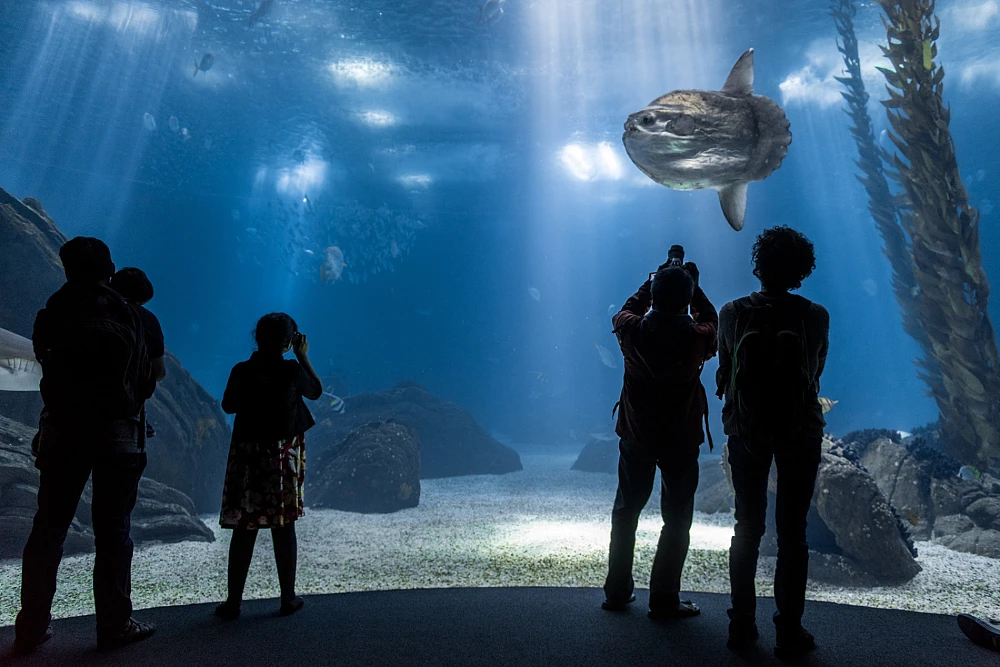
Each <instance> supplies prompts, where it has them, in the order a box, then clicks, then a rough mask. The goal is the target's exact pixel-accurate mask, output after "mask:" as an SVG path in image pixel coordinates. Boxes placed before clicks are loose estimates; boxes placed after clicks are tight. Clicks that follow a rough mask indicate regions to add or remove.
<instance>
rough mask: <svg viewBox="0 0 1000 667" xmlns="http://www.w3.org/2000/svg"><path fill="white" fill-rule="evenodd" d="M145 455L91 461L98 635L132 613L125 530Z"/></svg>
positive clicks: (112, 631)
mask: <svg viewBox="0 0 1000 667" xmlns="http://www.w3.org/2000/svg"><path fill="white" fill-rule="evenodd" d="M145 468H146V455H145V454H115V455H111V456H108V457H104V458H101V459H100V460H98V461H96V462H95V464H94V485H93V486H94V499H93V505H92V507H91V514H92V517H93V525H94V543H95V550H96V554H95V557H94V609H95V612H96V615H97V634H98V636H113V635H116V634H118V633H120V632H122V631H123V630H124V629H125V628H127V627H128V625H129V619H130V618H131V617H132V553H133V544H132V538H131V536H130V535H129V532H130V531H131V528H132V517H131V515H132V509H133V508H134V507H135V501H136V497H137V496H138V493H139V479H140V478H141V477H142V471H143V470H145Z"/></svg>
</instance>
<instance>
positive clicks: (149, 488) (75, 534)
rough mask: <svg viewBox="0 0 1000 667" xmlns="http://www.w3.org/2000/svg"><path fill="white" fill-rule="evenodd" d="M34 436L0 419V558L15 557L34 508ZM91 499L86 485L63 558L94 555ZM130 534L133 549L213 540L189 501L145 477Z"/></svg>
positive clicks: (18, 553) (35, 491)
mask: <svg viewBox="0 0 1000 667" xmlns="http://www.w3.org/2000/svg"><path fill="white" fill-rule="evenodd" d="M34 431H35V430H34V429H32V428H29V427H28V426H25V425H23V424H19V423H17V422H14V421H11V420H9V419H7V418H5V417H0V558H20V557H21V553H22V552H23V550H24V545H25V543H26V542H27V541H28V535H29V534H30V533H31V525H32V521H33V519H34V516H35V511H36V510H37V508H38V478H39V473H38V470H37V469H36V468H35V461H34V458H33V457H32V455H31V439H32V437H33V436H34ZM92 498H93V491H92V485H91V483H90V482H89V481H88V482H87V486H86V488H85V489H84V492H83V496H82V497H81V498H80V504H79V505H78V506H77V511H76V515H75V517H74V519H73V523H72V525H70V529H69V533H68V534H67V536H66V542H65V545H64V547H63V548H64V552H65V553H66V554H67V555H72V554H77V553H89V552H92V551H93V550H94V530H93V519H92V517H91V514H90V510H91V503H92ZM131 534H132V540H133V541H134V542H135V543H136V544H150V543H157V542H183V541H189V540H190V541H198V542H212V541H214V540H215V534H214V533H213V532H212V530H211V529H210V528H209V527H208V526H206V525H205V524H204V523H202V521H201V519H199V518H198V515H197V513H196V512H195V507H194V503H193V502H192V501H191V499H190V498H189V497H187V496H186V495H184V494H183V493H181V492H180V491H178V490H176V489H172V488H170V487H168V486H166V485H164V484H160V483H159V482H156V481H153V480H151V479H147V478H145V477H144V478H143V479H142V480H140V482H139V494H138V499H137V500H136V506H135V510H134V511H133V512H132V533H131Z"/></svg>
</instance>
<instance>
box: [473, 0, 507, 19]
mask: <svg viewBox="0 0 1000 667" xmlns="http://www.w3.org/2000/svg"><path fill="white" fill-rule="evenodd" d="M503 4H504V0H486V2H484V3H483V4H482V6H480V7H479V21H478V25H482V24H484V23H487V24H489V23H493V22H495V21H499V20H500V17H501V16H503Z"/></svg>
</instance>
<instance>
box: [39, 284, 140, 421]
mask: <svg viewBox="0 0 1000 667" xmlns="http://www.w3.org/2000/svg"><path fill="white" fill-rule="evenodd" d="M60 319H61V320H62V322H61V324H62V326H60V328H59V331H58V334H57V336H56V339H55V341H54V344H53V346H52V349H51V350H50V351H49V352H48V354H47V357H46V363H45V365H44V372H43V380H44V384H45V385H46V389H48V390H49V391H47V392H46V395H45V396H43V398H44V399H45V402H46V409H48V410H49V411H50V412H52V413H53V414H54V415H66V416H72V417H75V418H79V419H81V420H85V421H100V420H114V419H130V418H134V417H137V416H138V415H139V413H140V411H141V410H142V408H143V405H144V404H145V402H146V400H147V399H148V398H150V397H151V396H152V395H153V391H154V390H155V389H156V382H155V379H154V376H153V368H152V362H151V360H150V358H149V351H148V349H147V347H146V340H145V328H144V327H143V324H142V320H141V318H140V317H139V313H138V311H137V310H136V309H135V307H134V306H132V305H131V304H129V303H128V302H126V301H125V299H123V298H122V297H121V296H120V295H118V294H117V293H116V292H114V291H112V290H110V289H102V290H100V291H98V292H97V293H92V294H88V295H87V296H86V298H85V299H84V300H83V301H81V302H79V303H77V304H75V308H74V309H73V311H72V312H71V313H67V314H66V315H65V316H64V317H61V318H60Z"/></svg>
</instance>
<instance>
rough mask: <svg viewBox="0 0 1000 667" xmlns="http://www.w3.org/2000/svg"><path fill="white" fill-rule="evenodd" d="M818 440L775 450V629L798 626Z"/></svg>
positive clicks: (805, 568) (807, 568) (811, 439)
mask: <svg viewBox="0 0 1000 667" xmlns="http://www.w3.org/2000/svg"><path fill="white" fill-rule="evenodd" d="M822 442H823V440H822V438H819V437H816V438H810V439H806V440H797V441H795V442H790V443H787V444H786V445H784V446H782V447H780V448H778V449H776V450H775V453H774V460H775V465H776V466H777V469H778V489H777V500H776V501H775V502H776V506H775V516H774V518H775V524H776V527H777V533H778V564H777V568H776V569H775V573H774V602H775V605H776V606H777V608H778V611H777V613H776V614H775V616H774V622H775V624H776V625H782V626H785V627H789V628H796V627H798V626H799V625H801V623H802V612H803V610H804V608H805V599H806V580H807V579H808V575H809V545H808V544H807V543H806V516H807V514H808V513H809V505H810V503H811V502H812V497H813V490H814V488H815V486H816V473H817V470H818V469H819V461H820V453H821V450H822Z"/></svg>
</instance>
